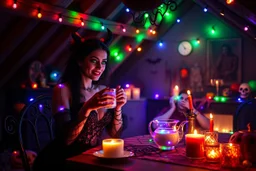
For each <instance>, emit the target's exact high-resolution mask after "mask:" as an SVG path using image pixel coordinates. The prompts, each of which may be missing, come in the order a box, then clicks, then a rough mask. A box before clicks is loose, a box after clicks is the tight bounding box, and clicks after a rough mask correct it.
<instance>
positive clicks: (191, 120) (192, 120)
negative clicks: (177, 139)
mask: <svg viewBox="0 0 256 171" xmlns="http://www.w3.org/2000/svg"><path fill="white" fill-rule="evenodd" d="M185 116H186V118H187V120H188V124H187V133H188V134H193V133H194V130H195V119H196V114H195V113H193V111H192V110H189V112H188V113H187V114H186V115H185Z"/></svg>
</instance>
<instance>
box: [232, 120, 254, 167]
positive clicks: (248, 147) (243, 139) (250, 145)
mask: <svg viewBox="0 0 256 171" xmlns="http://www.w3.org/2000/svg"><path fill="white" fill-rule="evenodd" d="M247 128H248V130H242V131H237V132H235V133H234V134H233V135H232V136H231V137H230V139H229V142H231V143H237V144H239V145H240V149H241V155H242V160H248V161H249V162H252V163H256V131H253V130H251V124H250V123H249V124H247Z"/></svg>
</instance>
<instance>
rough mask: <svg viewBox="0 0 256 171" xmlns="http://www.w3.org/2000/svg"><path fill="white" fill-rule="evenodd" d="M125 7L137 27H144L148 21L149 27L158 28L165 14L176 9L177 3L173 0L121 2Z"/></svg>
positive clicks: (128, 0) (132, 0)
mask: <svg viewBox="0 0 256 171" xmlns="http://www.w3.org/2000/svg"><path fill="white" fill-rule="evenodd" d="M122 2H123V3H124V4H125V5H126V6H127V7H128V10H126V11H127V12H128V13H130V14H131V15H132V17H133V22H134V23H135V24H136V25H137V26H144V25H145V23H146V21H147V20H149V21H150V24H151V25H154V26H159V25H160V23H161V21H162V19H163V17H164V16H165V14H166V13H167V12H168V10H170V11H175V10H176V9H177V3H176V2H175V1H174V0H142V1H140V3H138V1H137V0H123V1H122Z"/></svg>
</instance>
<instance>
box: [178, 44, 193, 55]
mask: <svg viewBox="0 0 256 171" xmlns="http://www.w3.org/2000/svg"><path fill="white" fill-rule="evenodd" d="M178 51H179V53H180V54H181V55H183V56H187V55H189V54H190V53H191V51H192V45H191V43H189V42H188V41H182V42H180V44H179V47H178Z"/></svg>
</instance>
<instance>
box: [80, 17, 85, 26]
mask: <svg viewBox="0 0 256 171" xmlns="http://www.w3.org/2000/svg"><path fill="white" fill-rule="evenodd" d="M80 20H81V26H84V19H83V18H80Z"/></svg>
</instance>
